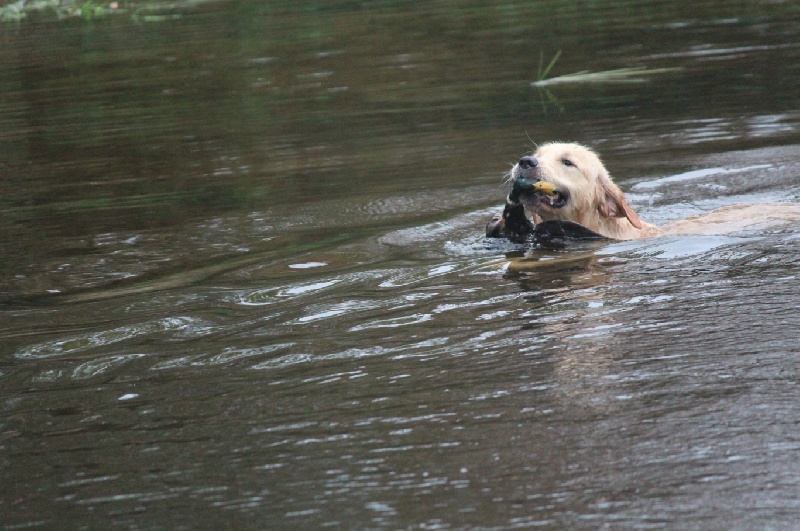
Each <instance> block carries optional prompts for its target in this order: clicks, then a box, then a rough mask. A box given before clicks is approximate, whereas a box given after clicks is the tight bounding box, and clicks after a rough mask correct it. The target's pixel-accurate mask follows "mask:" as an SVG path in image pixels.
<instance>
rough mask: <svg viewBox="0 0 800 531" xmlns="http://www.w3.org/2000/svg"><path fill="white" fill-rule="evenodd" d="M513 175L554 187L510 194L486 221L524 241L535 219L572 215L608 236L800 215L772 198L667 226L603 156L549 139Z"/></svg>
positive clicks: (698, 229)
mask: <svg viewBox="0 0 800 531" xmlns="http://www.w3.org/2000/svg"><path fill="white" fill-rule="evenodd" d="M510 178H511V180H512V181H516V180H517V179H525V180H528V181H529V182H535V181H544V182H547V183H550V184H552V185H553V187H552V188H554V191H552V190H551V191H550V193H549V194H548V193H544V192H541V191H530V190H529V191H525V192H523V193H521V194H519V197H518V198H517V197H513V198H512V195H511V194H509V199H508V201H507V202H506V207H505V209H504V211H503V213H502V214H501V215H498V216H495V217H494V218H493V219H492V221H490V222H489V224H488V225H487V226H486V235H487V236H492V237H507V238H509V239H511V240H513V241H524V240H525V238H527V236H528V235H530V234H531V233H532V232H533V231H534V225H533V224H532V223H531V222H530V221H529V220H528V218H527V217H526V215H525V208H528V209H529V210H530V211H531V212H532V213H533V221H534V222H535V223H541V222H542V221H570V222H573V223H578V224H580V225H581V226H583V227H585V228H587V229H589V230H591V231H593V232H595V233H597V234H599V235H601V236H605V237H606V238H612V239H616V240H630V239H634V238H645V237H650V236H659V235H665V234H722V233H727V232H733V231H736V230H743V229H745V228H752V227H754V226H759V227H761V226H772V225H775V224H777V223H782V222H786V221H792V220H798V219H800V204H793V203H767V204H761V205H737V206H731V207H724V208H721V209H718V210H715V211H713V212H710V213H707V214H703V215H700V216H692V217H690V218H687V219H686V220H681V221H676V222H671V223H668V224H666V225H663V226H661V227H656V226H654V225H650V224H649V223H645V222H644V221H642V220H641V219H639V216H637V215H636V212H634V211H633V208H631V206H630V204H629V203H628V200H627V199H626V198H625V195H624V194H623V193H622V191H621V190H620V189H619V188H618V187H617V185H616V184H614V182H613V181H612V180H611V176H610V175H609V174H608V171H607V170H606V168H605V167H604V166H603V163H602V162H601V161H600V158H599V157H598V156H597V155H596V154H595V153H594V152H593V151H592V150H590V149H589V148H586V147H584V146H581V145H579V144H564V143H552V144H544V145H542V146H541V147H540V148H539V149H537V150H536V152H535V153H534V154H533V155H532V156H525V157H522V158H521V159H520V160H519V162H517V164H515V165H514V167H513V168H512V170H511V174H510Z"/></svg>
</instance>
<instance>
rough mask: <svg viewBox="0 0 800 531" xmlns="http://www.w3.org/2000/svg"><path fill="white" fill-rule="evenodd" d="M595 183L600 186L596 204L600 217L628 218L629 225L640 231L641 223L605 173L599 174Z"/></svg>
mask: <svg viewBox="0 0 800 531" xmlns="http://www.w3.org/2000/svg"><path fill="white" fill-rule="evenodd" d="M597 181H598V183H599V184H600V190H599V193H600V197H599V198H598V199H599V201H598V202H597V210H598V211H599V212H600V215H601V216H605V217H607V218H612V217H617V218H628V221H630V222H631V225H633V226H634V227H636V228H637V229H641V228H642V222H641V220H640V219H639V216H637V215H636V212H634V211H633V209H632V208H631V206H630V205H629V204H628V200H627V199H625V195H624V194H623V193H622V190H620V189H619V188H617V185H616V184H614V183H613V182H611V178H610V177H609V176H608V175H607V174H605V173H601V174H600V176H599V177H598V179H597Z"/></svg>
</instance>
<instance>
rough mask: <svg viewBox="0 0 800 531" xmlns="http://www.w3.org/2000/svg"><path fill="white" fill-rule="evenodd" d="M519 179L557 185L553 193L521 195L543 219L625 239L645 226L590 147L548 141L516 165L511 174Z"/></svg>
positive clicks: (526, 203) (527, 204)
mask: <svg viewBox="0 0 800 531" xmlns="http://www.w3.org/2000/svg"><path fill="white" fill-rule="evenodd" d="M520 177H523V178H526V179H534V180H535V179H538V180H541V181H546V182H549V183H551V184H553V185H554V186H555V193H554V194H553V195H551V196H548V195H545V194H543V193H540V192H536V193H529V194H523V195H522V196H521V198H520V200H521V202H522V203H523V204H524V205H525V206H526V207H528V208H529V209H530V210H532V211H533V212H534V214H536V215H537V216H538V217H539V218H540V219H541V220H543V221H549V220H566V221H573V222H575V223H580V224H581V225H583V226H584V227H587V228H589V229H591V230H593V231H595V232H598V233H600V234H602V235H604V236H607V237H610V238H621V237H624V234H625V233H626V232H629V231H630V230H632V229H633V228H635V229H641V228H642V222H641V221H640V220H639V217H638V216H637V215H636V213H635V212H634V211H633V209H632V208H631V207H630V205H629V204H628V201H627V199H625V196H624V195H623V193H622V191H621V190H620V189H619V188H618V187H617V185H615V184H614V183H613V182H612V181H611V177H610V176H609V174H608V171H606V169H605V167H604V166H603V163H602V162H600V158H599V157H598V156H597V155H596V154H595V153H594V152H593V151H591V150H590V149H588V148H586V147H583V146H581V145H578V144H561V143H555V144H545V145H543V146H541V147H540V148H539V149H537V150H536V152H535V153H534V154H533V155H532V156H525V157H522V158H521V159H520V160H519V162H518V163H517V164H515V165H514V167H513V168H512V170H511V178H512V179H517V178H520Z"/></svg>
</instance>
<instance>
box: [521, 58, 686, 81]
mask: <svg viewBox="0 0 800 531" xmlns="http://www.w3.org/2000/svg"><path fill="white" fill-rule="evenodd" d="M557 57H558V54H556V58H557ZM554 60H555V58H554ZM554 62H555V61H551V62H550V65H549V66H548V67H547V68H546V69H545V77H546V73H547V72H549V71H550V68H551V67H552V65H553V63H554ZM540 69H541V65H540ZM680 70H682V69H681V68H647V67H645V66H636V67H631V68H618V69H616V70H605V71H602V72H590V71H588V70H583V71H581V72H575V73H574V74H567V75H564V76H557V77H552V78H550V79H544V78H543V77H542V76H539V79H538V80H537V81H534V82H532V83H531V85H533V86H534V87H546V86H549V85H558V84H562V83H645V82H646V81H648V79H647V76H650V75H653V74H665V73H667V72H677V71H680Z"/></svg>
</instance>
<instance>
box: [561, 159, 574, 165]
mask: <svg viewBox="0 0 800 531" xmlns="http://www.w3.org/2000/svg"><path fill="white" fill-rule="evenodd" d="M561 164H563V165H564V166H575V165H574V164H573V163H572V161H571V160H569V159H561Z"/></svg>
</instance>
